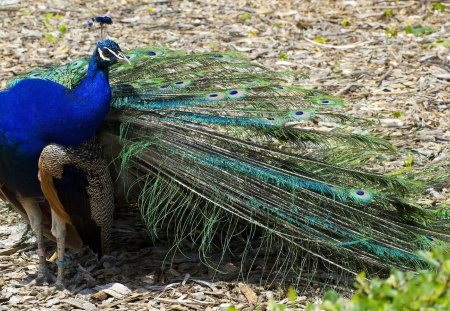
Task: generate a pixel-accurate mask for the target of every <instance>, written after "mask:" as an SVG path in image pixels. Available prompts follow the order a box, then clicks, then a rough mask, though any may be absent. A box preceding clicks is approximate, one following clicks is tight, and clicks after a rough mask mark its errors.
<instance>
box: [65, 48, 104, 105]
mask: <svg viewBox="0 0 450 311" xmlns="http://www.w3.org/2000/svg"><path fill="white" fill-rule="evenodd" d="M99 92H100V93H109V94H110V93H111V88H110V86H109V79H108V69H107V68H102V67H101V66H100V65H99V64H98V63H97V61H96V59H95V54H94V55H92V57H91V59H90V61H89V68H88V72H87V74H86V76H85V77H84V78H83V79H82V80H81V82H80V84H79V85H78V86H77V87H76V88H75V89H74V90H73V94H74V95H75V96H76V97H77V98H78V99H81V100H87V101H92V97H93V96H94V97H97V96H95V95H98V93H99Z"/></svg>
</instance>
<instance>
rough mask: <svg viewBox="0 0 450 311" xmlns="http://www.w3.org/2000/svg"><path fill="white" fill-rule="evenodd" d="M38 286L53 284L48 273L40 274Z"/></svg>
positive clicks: (37, 280) (37, 279) (37, 278)
mask: <svg viewBox="0 0 450 311" xmlns="http://www.w3.org/2000/svg"><path fill="white" fill-rule="evenodd" d="M35 280H36V285H43V284H44V283H51V281H53V280H52V277H51V275H50V273H49V272H48V271H45V272H38V275H37V277H36V279H35Z"/></svg>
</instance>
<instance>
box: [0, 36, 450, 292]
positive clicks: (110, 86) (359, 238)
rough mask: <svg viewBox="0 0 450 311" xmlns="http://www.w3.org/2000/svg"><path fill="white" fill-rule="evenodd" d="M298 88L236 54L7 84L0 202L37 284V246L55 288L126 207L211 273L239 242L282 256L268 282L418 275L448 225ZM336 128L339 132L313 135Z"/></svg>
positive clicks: (132, 61) (104, 243) (384, 149)
mask: <svg viewBox="0 0 450 311" xmlns="http://www.w3.org/2000/svg"><path fill="white" fill-rule="evenodd" d="M288 79H289V77H288V74H286V73H279V72H273V71H271V70H269V69H267V68H265V67H263V66H260V65H258V64H255V63H253V62H251V61H249V60H248V59H247V58H246V57H245V56H244V55H241V54H240V53H236V52H223V53H217V52H214V53H203V54H190V53H186V52H183V51H172V50H169V49H164V48H161V47H147V48H139V49H135V50H131V51H127V52H125V53H123V52H122V51H121V49H120V47H119V45H118V44H117V43H115V42H113V41H111V40H103V41H101V42H99V43H98V44H97V46H96V47H95V49H94V52H93V54H92V56H91V57H90V58H89V59H79V60H77V61H74V62H71V63H69V64H66V65H63V66H51V67H47V68H36V69H33V70H32V71H30V72H29V73H28V74H26V75H24V76H20V77H18V78H17V79H15V80H13V81H10V83H9V85H8V87H7V89H6V90H4V91H2V92H0V109H1V111H2V113H1V114H0V137H1V140H0V185H1V194H2V196H3V198H4V199H6V200H8V201H9V202H10V203H11V204H12V205H13V206H14V207H15V208H16V209H17V211H18V212H19V213H21V215H22V216H23V217H24V218H25V219H26V220H27V221H29V223H30V225H31V227H32V229H33V231H34V232H35V234H36V236H37V242H38V255H39V259H40V265H39V270H38V277H37V281H38V282H43V281H44V280H45V279H46V278H47V276H48V272H47V268H46V263H45V260H46V259H45V251H44V242H43V236H47V237H48V238H50V239H53V240H55V241H56V242H57V260H56V264H57V265H58V276H57V280H56V284H57V286H58V288H63V287H64V267H65V265H66V263H67V260H66V259H65V256H64V250H65V248H66V247H73V248H78V247H81V246H82V245H83V244H86V245H88V246H90V247H91V248H92V249H93V250H94V251H96V252H98V253H100V254H102V253H106V252H108V246H109V238H110V234H111V224H112V220H113V219H112V217H113V210H114V196H115V195H116V196H118V195H119V194H124V195H125V196H126V199H127V200H128V201H129V202H137V203H138V206H139V209H140V212H141V215H142V219H143V221H144V222H145V224H146V226H147V228H148V229H149V232H150V233H151V234H154V235H156V234H157V232H159V231H160V229H161V228H162V229H164V228H165V229H166V230H173V234H174V236H175V238H174V245H175V247H176V246H177V245H180V244H181V242H180V241H182V240H185V239H189V240H190V241H191V242H192V245H195V247H197V248H198V250H199V252H200V254H201V258H202V259H203V260H204V262H205V263H206V264H214V263H213V262H212V261H211V260H209V257H208V254H211V253H212V252H217V251H218V250H221V251H222V252H233V250H230V243H231V241H232V240H233V239H243V240H245V241H246V245H247V246H248V247H246V248H245V251H244V252H243V253H242V254H239V256H241V259H242V260H244V259H245V258H247V259H248V258H249V257H251V256H254V255H255V254H257V253H263V252H272V253H274V252H275V253H278V258H277V260H276V262H275V263H274V262H271V263H270V262H265V265H266V268H265V270H264V271H266V272H265V273H266V277H270V276H271V275H274V274H276V273H277V271H279V270H280V269H283V268H285V269H286V270H289V269H290V270H293V271H295V272H296V273H294V274H293V275H295V277H296V278H297V279H300V278H301V276H302V275H303V276H304V277H303V278H307V279H312V278H313V277H312V275H313V274H314V271H315V270H317V269H319V268H318V267H321V269H324V268H325V269H329V270H331V271H339V272H342V273H345V274H349V275H355V274H356V273H358V272H359V271H361V270H365V271H367V272H370V273H379V272H381V271H386V270H388V269H389V268H390V267H391V266H397V267H399V268H404V269H411V268H414V267H417V266H423V265H424V263H422V262H421V261H420V260H419V259H418V257H416V255H415V253H416V251H418V250H421V249H429V248H430V247H432V246H434V245H447V243H448V241H449V234H448V231H446V230H445V229H446V227H445V224H443V223H439V222H435V221H434V216H433V214H432V213H431V212H429V211H427V210H425V209H423V208H422V207H420V206H418V205H416V204H414V203H412V202H411V200H410V199H411V197H412V196H414V195H416V193H417V191H418V190H417V189H418V188H417V187H416V184H415V183H414V182H412V181H410V180H408V179H402V178H396V177H393V176H389V175H383V174H378V173H374V172H371V171H370V170H363V169H362V167H364V166H366V167H368V166H369V164H368V163H369V162H370V161H372V160H373V159H374V158H377V157H378V158H382V157H383V155H384V154H389V153H393V152H395V151H394V149H393V147H392V146H391V145H390V144H389V143H388V142H387V141H385V140H383V139H380V138H376V137H372V136H369V135H363V134H355V133H352V132H351V131H348V130H346V129H345V128H346V126H360V125H364V126H366V125H367V126H370V125H368V122H367V121H365V120H361V119H358V118H355V117H351V116H348V115H346V114H345V113H343V112H342V111H341V108H342V106H344V105H345V103H344V101H343V100H341V99H339V98H336V97H333V96H330V95H329V94H327V93H325V92H323V91H320V90H315V89H307V88H304V87H301V86H295V85H290V84H289V83H287V82H286V81H288ZM329 120H332V121H333V122H335V123H338V124H341V125H342V126H341V127H339V128H337V129H334V130H331V131H321V130H319V129H316V128H317V127H318V124H319V123H320V122H322V121H329ZM441 180H444V181H445V182H448V179H446V178H441ZM113 181H114V182H113ZM167 228H168V229H167ZM255 241H256V244H255ZM215 263H216V264H217V262H215ZM217 266H218V267H219V266H220V262H219V263H218V265H217Z"/></svg>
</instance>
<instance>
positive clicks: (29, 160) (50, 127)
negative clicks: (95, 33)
mask: <svg viewBox="0 0 450 311" xmlns="http://www.w3.org/2000/svg"><path fill="white" fill-rule="evenodd" d="M110 100H111V89H110V87H109V83H108V76H107V73H106V72H103V71H100V70H97V71H95V72H90V74H88V76H87V77H86V78H85V79H83V80H82V82H81V83H80V85H79V86H78V87H77V88H76V89H74V90H70V89H68V88H66V87H64V86H62V85H59V84H57V83H55V82H52V81H48V80H40V79H26V80H23V81H20V82H19V83H17V84H16V85H15V86H14V87H13V88H11V89H10V90H7V91H3V92H0V182H1V183H3V184H4V185H6V186H7V187H8V188H9V189H10V190H12V191H16V192H18V193H19V194H20V195H22V196H41V192H40V186H39V182H38V179H37V163H38V159H39V155H40V153H41V151H42V149H43V148H44V147H45V146H46V145H48V144H52V143H56V144H61V145H66V146H73V145H78V144H80V143H82V142H84V141H86V140H88V139H89V138H91V137H92V136H93V135H94V134H95V133H96V131H97V130H98V129H99V128H100V126H101V124H102V122H103V120H104V118H105V117H106V115H107V113H108V110H109V103H110Z"/></svg>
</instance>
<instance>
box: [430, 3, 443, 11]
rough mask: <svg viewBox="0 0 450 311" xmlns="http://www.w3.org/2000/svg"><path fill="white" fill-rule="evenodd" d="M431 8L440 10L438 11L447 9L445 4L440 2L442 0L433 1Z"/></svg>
mask: <svg viewBox="0 0 450 311" xmlns="http://www.w3.org/2000/svg"><path fill="white" fill-rule="evenodd" d="M431 8H432V9H433V10H434V11H438V12H444V11H445V5H443V4H442V3H440V2H433V3H432V4H431Z"/></svg>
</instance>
